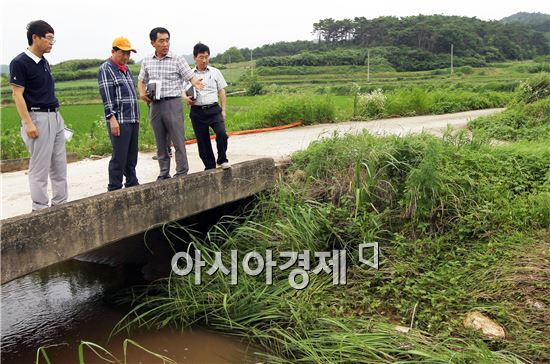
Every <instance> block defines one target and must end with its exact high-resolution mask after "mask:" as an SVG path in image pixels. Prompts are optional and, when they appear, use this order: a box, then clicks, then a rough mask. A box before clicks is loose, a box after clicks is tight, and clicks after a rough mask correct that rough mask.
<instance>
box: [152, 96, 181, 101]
mask: <svg viewBox="0 0 550 364" xmlns="http://www.w3.org/2000/svg"><path fill="white" fill-rule="evenodd" d="M177 98H180V96H169V97H161V98H160V99H158V100H155V99H153V101H166V100H172V99H177Z"/></svg>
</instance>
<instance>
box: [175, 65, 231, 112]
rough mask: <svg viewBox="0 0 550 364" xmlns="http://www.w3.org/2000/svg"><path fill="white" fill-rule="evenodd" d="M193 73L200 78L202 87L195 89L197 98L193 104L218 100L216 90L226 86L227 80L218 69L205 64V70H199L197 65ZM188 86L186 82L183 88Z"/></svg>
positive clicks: (210, 102) (211, 102)
mask: <svg viewBox="0 0 550 364" xmlns="http://www.w3.org/2000/svg"><path fill="white" fill-rule="evenodd" d="M193 74H194V75H195V77H197V78H198V79H201V78H202V82H203V84H204V89H202V90H200V91H199V90H197V99H196V100H195V102H194V103H193V105H210V104H213V103H215V102H218V91H220V90H222V89H224V88H226V87H227V82H225V78H223V75H222V73H221V72H220V70H219V69H217V68H216V67H212V66H206V70H204V71H199V70H198V69H197V67H195V68H193ZM188 87H189V83H186V85H185V88H186V89H187V88H188Z"/></svg>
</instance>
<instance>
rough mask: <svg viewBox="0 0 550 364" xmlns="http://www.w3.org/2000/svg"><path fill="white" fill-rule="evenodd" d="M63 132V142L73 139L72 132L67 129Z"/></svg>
mask: <svg viewBox="0 0 550 364" xmlns="http://www.w3.org/2000/svg"><path fill="white" fill-rule="evenodd" d="M63 132H64V133H65V140H66V141H69V140H71V138H72V137H73V134H74V132H73V131H72V130H71V129H69V128H65V129H64V130H63Z"/></svg>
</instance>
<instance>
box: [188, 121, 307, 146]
mask: <svg viewBox="0 0 550 364" xmlns="http://www.w3.org/2000/svg"><path fill="white" fill-rule="evenodd" d="M299 125H302V122H301V121H297V122H295V123H292V124H287V125H280V126H273V127H271V128H260V129H250V130H240V131H230V132H229V133H227V135H245V134H254V133H264V132H266V131H276V130H283V129H288V128H293V127H295V126H299ZM210 139H216V135H210ZM196 142H197V139H190V140H186V141H185V144H195V143H196Z"/></svg>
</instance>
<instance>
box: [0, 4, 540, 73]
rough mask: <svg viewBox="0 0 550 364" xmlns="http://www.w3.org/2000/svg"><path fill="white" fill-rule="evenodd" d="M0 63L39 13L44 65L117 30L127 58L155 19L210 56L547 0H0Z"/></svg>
mask: <svg viewBox="0 0 550 364" xmlns="http://www.w3.org/2000/svg"><path fill="white" fill-rule="evenodd" d="M0 11H1V14H2V15H1V20H2V60H1V63H2V64H8V63H9V62H10V61H11V59H12V58H13V57H15V56H16V55H17V54H18V53H20V52H22V51H23V50H24V49H25V48H26V47H27V39H26V29H25V27H26V25H27V23H28V22H29V21H31V20H36V19H43V20H46V21H47V22H48V23H50V24H51V25H52V27H53V28H54V29H55V38H56V39H57V43H56V44H55V46H54V48H53V50H52V52H51V53H50V54H49V55H48V56H47V57H48V59H49V60H50V62H51V63H52V64H55V63H58V62H61V61H65V60H69V59H76V58H107V57H108V56H109V55H110V50H111V42H112V40H113V39H114V38H115V37H117V36H121V35H122V36H125V37H127V38H129V39H130V41H131V42H132V45H133V46H134V47H135V48H136V49H137V51H138V53H137V54H136V55H133V57H134V59H135V60H140V59H142V58H143V57H144V56H145V55H147V54H149V53H152V47H151V45H150V43H149V39H148V34H149V31H150V30H151V29H152V28H154V27H156V26H163V27H165V28H167V29H168V30H169V31H170V33H171V39H172V42H171V49H172V50H173V51H175V52H176V53H178V54H190V53H192V48H193V45H194V44H195V43H197V42H198V41H201V42H203V43H205V44H207V45H209V46H210V49H211V52H212V55H215V54H217V53H219V52H223V51H224V50H226V49H227V48H229V47H231V46H237V47H238V48H244V47H250V48H252V47H256V46H260V45H263V44H267V43H274V42H277V41H294V40H310V39H312V35H311V31H312V28H313V23H315V22H316V21H318V20H319V19H324V18H330V17H331V18H334V19H344V18H350V19H353V18H354V17H356V16H364V17H366V18H368V19H371V18H376V17H378V16H382V15H393V16H399V17H402V16H409V15H418V14H426V15H430V14H444V15H461V16H469V17H473V16H475V17H477V18H479V19H483V20H491V19H493V20H498V19H501V18H503V17H505V16H508V15H511V14H514V13H517V12H519V11H526V12H542V13H546V14H550V1H544V0H522V1H502V2H498V4H497V2H496V1H491V2H489V1H483V0H460V1H457V0H454V1H448V0H417V1H411V0H382V1H372V0H370V1H369V0H347V1H330V2H328V1H324V0H320V1H300V0H277V1H261V0H260V1H249V0H224V1H219V0H211V1H201V2H198V1H197V2H191V1H184V0H178V1H175V0H164V1H160V0H145V1H121V0H94V1H78V0H76V1H75V0H72V1H69V0H50V1H43V0H41V1H38V0H9V1H5V0H4V1H2V3H1V5H0Z"/></svg>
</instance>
